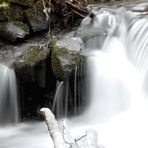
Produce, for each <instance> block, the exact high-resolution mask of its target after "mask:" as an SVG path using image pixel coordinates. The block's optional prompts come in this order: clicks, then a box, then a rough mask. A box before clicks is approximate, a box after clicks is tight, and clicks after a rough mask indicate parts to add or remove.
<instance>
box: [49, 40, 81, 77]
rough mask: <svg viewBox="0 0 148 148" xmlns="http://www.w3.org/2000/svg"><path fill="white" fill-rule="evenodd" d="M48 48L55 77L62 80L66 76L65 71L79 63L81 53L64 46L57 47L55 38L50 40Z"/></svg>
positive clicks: (69, 70)
mask: <svg viewBox="0 0 148 148" xmlns="http://www.w3.org/2000/svg"><path fill="white" fill-rule="evenodd" d="M50 48H51V63H52V69H53V72H54V74H55V76H56V78H57V79H59V80H64V79H65V78H66V77H67V75H66V73H68V72H71V71H72V70H73V69H74V68H75V67H76V66H78V65H79V63H80V59H81V55H80V54H79V52H75V51H70V50H68V49H67V48H65V47H57V46H56V41H55V40H51V42H50Z"/></svg>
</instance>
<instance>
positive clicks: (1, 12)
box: [0, 1, 9, 21]
mask: <svg viewBox="0 0 148 148" xmlns="http://www.w3.org/2000/svg"><path fill="white" fill-rule="evenodd" d="M8 11H9V3H7V2H4V1H0V21H6V20H7V18H8Z"/></svg>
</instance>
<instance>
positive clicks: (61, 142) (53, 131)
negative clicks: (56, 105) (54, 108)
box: [40, 108, 71, 148]
mask: <svg viewBox="0 0 148 148" xmlns="http://www.w3.org/2000/svg"><path fill="white" fill-rule="evenodd" d="M40 111H41V113H42V114H43V116H44V118H45V120H46V124H47V127H48V131H49V133H50V135H51V138H52V140H53V143H54V148H70V147H71V145H70V144H69V143H67V142H66V141H65V139H64V136H63V130H62V128H61V127H60V126H59V124H58V122H57V121H56V119H55V116H54V115H53V113H52V112H51V110H50V109H48V108H41V110H40Z"/></svg>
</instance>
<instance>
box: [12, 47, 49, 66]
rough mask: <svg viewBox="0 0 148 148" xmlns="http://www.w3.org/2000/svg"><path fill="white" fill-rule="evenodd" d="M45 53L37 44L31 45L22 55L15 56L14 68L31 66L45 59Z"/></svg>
mask: <svg viewBox="0 0 148 148" xmlns="http://www.w3.org/2000/svg"><path fill="white" fill-rule="evenodd" d="M46 56H47V53H46V52H45V51H44V49H43V48H40V47H39V46H32V47H30V48H29V49H28V50H26V51H25V52H24V53H23V54H22V55H20V56H19V57H17V60H16V61H15V63H14V67H15V69H22V68H32V67H33V66H35V65H36V64H37V63H38V62H40V61H42V60H45V58H46Z"/></svg>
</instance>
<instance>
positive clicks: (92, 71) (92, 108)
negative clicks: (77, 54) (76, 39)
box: [70, 9, 148, 148]
mask: <svg viewBox="0 0 148 148" xmlns="http://www.w3.org/2000/svg"><path fill="white" fill-rule="evenodd" d="M96 15H97V16H96V18H95V19H94V22H93V23H92V22H91V21H90V18H86V19H85V20H84V22H83V23H84V24H83V25H82V26H81V27H82V28H81V29H82V30H84V29H85V28H86V27H88V26H89V27H90V26H91V27H90V30H91V28H93V29H94V28H97V27H98V26H99V27H101V28H100V29H102V30H104V33H107V35H106V38H105V40H104V42H103V43H102V45H99V46H101V48H98V47H99V46H98V42H96V44H95V45H96V46H93V47H95V49H94V48H90V47H91V45H90V44H89V46H88V48H87V47H85V48H87V50H89V53H90V54H89V56H88V58H87V69H88V70H87V73H88V75H87V80H88V84H87V85H89V91H88V95H87V96H88V98H87V99H89V102H90V103H89V105H88V107H87V110H86V112H85V113H84V114H83V115H82V116H80V117H78V118H74V119H73V120H72V121H70V125H71V127H73V126H76V127H75V128H74V129H73V130H71V134H73V135H75V136H76V135H77V133H78V131H80V130H81V131H82V133H83V132H84V131H85V130H86V129H87V128H94V129H95V130H97V132H98V136H99V139H98V143H99V144H100V145H103V146H104V147H106V148H131V147H132V148H139V147H143V148H147V147H148V142H147V137H148V126H147V125H148V116H147V114H148V96H147V91H148V90H146V88H145V85H146V83H147V81H146V79H147V69H148V54H147V53H148V36H147V34H148V29H147V25H148V18H147V16H145V17H144V16H143V18H141V16H139V14H134V13H133V14H130V13H129V12H126V11H125V10H124V9H118V10H116V11H114V10H111V11H106V10H100V11H99V12H97V13H96ZM88 22H90V23H88ZM97 29H98V28H97ZM97 29H96V31H97ZM90 32H91V31H90ZM99 33H100V32H99ZM95 34H96V33H95ZM102 34H103V33H102ZM90 36H93V35H90ZM81 37H82V40H83V39H84V34H83V32H82V33H81ZM86 43H87V44H88V42H86ZM79 134H80V132H79Z"/></svg>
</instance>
